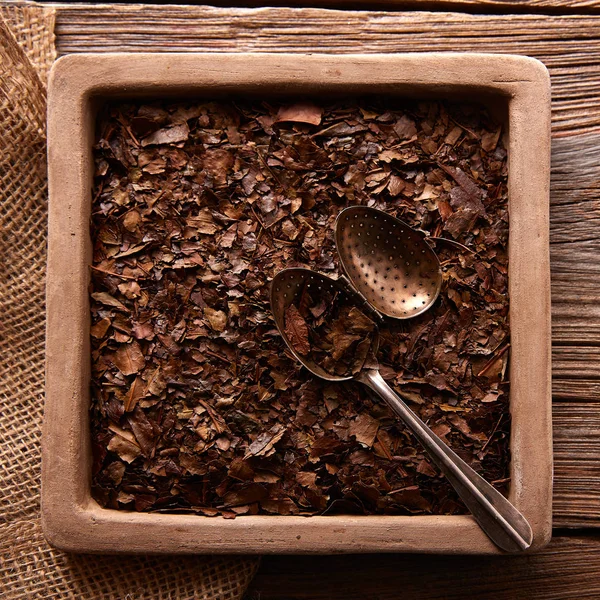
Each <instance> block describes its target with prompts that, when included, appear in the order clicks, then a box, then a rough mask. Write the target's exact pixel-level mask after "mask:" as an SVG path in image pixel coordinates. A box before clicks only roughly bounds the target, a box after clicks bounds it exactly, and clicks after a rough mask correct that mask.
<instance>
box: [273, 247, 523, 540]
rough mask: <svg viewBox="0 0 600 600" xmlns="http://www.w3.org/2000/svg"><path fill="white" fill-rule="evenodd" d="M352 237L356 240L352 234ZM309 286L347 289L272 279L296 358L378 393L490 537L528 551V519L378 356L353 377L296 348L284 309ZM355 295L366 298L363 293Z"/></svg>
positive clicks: (289, 277)
mask: <svg viewBox="0 0 600 600" xmlns="http://www.w3.org/2000/svg"><path fill="white" fill-rule="evenodd" d="M350 238H351V236H350ZM349 241H350V242H351V241H352V239H350V240H349ZM359 264H360V263H359ZM410 283H412V282H410ZM305 285H308V286H311V287H313V288H316V291H317V292H318V291H319V289H321V290H330V291H338V292H340V293H342V294H344V293H348V292H347V290H346V289H345V287H344V285H343V284H342V283H340V282H339V281H334V280H333V279H331V278H329V277H326V276H325V275H321V274H320V273H316V272H314V271H310V270H309V269H298V268H295V269H284V270H283V271H280V272H279V273H277V275H276V276H275V277H274V278H273V282H272V284H271V309H272V312H273V317H274V319H275V324H276V325H277V328H278V329H279V332H280V333H281V336H282V337H283V339H284V341H285V342H286V344H287V345H288V347H289V348H290V350H291V352H292V354H293V355H294V356H295V357H296V359H297V360H298V361H300V363H301V364H303V365H304V366H305V367H306V368H307V369H308V370H309V371H310V372H311V373H313V374H314V375H316V376H318V377H321V378H322V379H326V380H328V381H338V382H343V381H348V380H350V379H355V380H356V381H360V382H361V383H363V384H364V385H366V386H367V387H368V388H369V389H371V390H372V391H373V392H375V393H376V394H377V395H379V396H380V397H381V398H382V399H383V400H384V401H385V402H386V403H387V404H388V406H390V407H391V408H392V410H394V412H395V413H396V414H397V415H398V416H399V417H400V418H401V419H402V420H403V421H404V423H405V424H406V425H407V426H408V427H409V428H410V430H411V431H412V432H413V434H414V435H415V437H416V438H417V439H418V440H419V442H420V443H421V444H422V446H423V447H424V448H425V450H426V451H427V452H428V453H429V455H430V457H431V459H432V460H433V462H434V463H435V464H436V465H437V466H438V468H439V469H440V470H441V471H442V473H444V475H445V476H446V478H447V479H448V480H449V481H450V483H451V484H452V486H453V487H454V489H455V490H456V492H457V493H458V495H459V496H460V497H461V499H462V500H463V502H464V503H465V504H466V506H467V508H468V509H469V510H470V511H471V513H472V514H473V516H474V517H475V519H476V520H477V522H478V523H479V525H480V527H481V528H482V529H483V531H485V533H486V534H487V535H488V536H489V538H490V539H491V540H492V541H493V542H494V543H495V544H496V545H497V546H499V547H500V548H502V549H503V550H506V551H507V552H520V551H523V550H527V548H529V547H530V546H531V543H532V541H533V533H532V531H531V527H530V526H529V523H528V522H527V520H526V519H525V518H524V517H523V515H522V514H521V513H520V512H519V511H518V510H517V509H516V508H515V507H514V506H513V505H512V504H511V503H510V502H509V501H508V500H507V499H506V498H505V497H504V496H503V495H502V494H501V493H500V492H498V491H497V490H496V489H494V488H493V487H492V486H491V485H490V484H489V483H488V482H487V481H485V480H484V479H483V478H482V477H481V476H479V475H478V474H477V473H476V472H475V471H474V470H473V469H472V468H471V467H470V466H469V465H467V463H465V462H464V461H463V460H462V459H461V458H460V457H459V456H458V455H457V454H456V453H455V452H454V451H453V450H451V449H450V448H449V447H448V446H447V445H446V444H445V443H444V442H443V441H442V440H441V439H440V438H439V437H438V436H437V435H435V434H434V433H433V432H432V431H431V430H430V429H429V427H427V425H425V423H423V421H421V419H419V417H417V416H416V415H415V414H414V413H413V411H412V410H411V409H410V408H409V407H408V406H407V405H406V404H405V402H404V401H403V400H402V399H401V397H400V396H399V395H398V394H396V392H395V391H394V390H393V389H392V388H391V387H390V386H389V385H388V384H387V383H386V382H385V381H384V379H383V377H382V376H381V374H380V372H379V369H378V367H377V362H376V360H375V357H374V356H373V357H372V358H371V360H369V361H367V362H366V363H365V364H368V365H369V366H368V367H366V368H365V367H363V369H362V370H361V371H360V372H359V373H357V374H356V375H355V376H354V377H340V376H336V375H332V374H330V373H328V372H327V371H326V370H325V369H323V368H322V367H321V366H320V365H318V364H316V363H315V361H314V360H312V359H311V358H310V356H302V355H301V354H300V353H298V352H297V351H296V350H295V349H294V346H293V344H292V343H291V341H290V339H289V338H288V336H287V334H286V325H285V314H286V310H287V309H288V307H289V306H290V304H292V303H293V302H295V301H297V299H298V295H299V294H300V293H301V291H302V289H303V287H304V286H305ZM403 289H404V288H403ZM406 289H409V288H406ZM350 293H352V292H350ZM438 293H439V291H438ZM425 297H427V296H425ZM355 299H357V300H359V301H362V300H361V299H360V298H359V296H358V295H357V296H355ZM415 312H416V311H415ZM377 340H378V337H376V339H375V341H374V342H373V344H372V351H373V353H375V352H376V350H377Z"/></svg>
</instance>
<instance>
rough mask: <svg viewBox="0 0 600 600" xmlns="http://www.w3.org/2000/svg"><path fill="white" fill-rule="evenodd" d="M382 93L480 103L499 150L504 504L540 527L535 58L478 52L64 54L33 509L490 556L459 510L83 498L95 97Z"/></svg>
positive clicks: (541, 81) (130, 540) (74, 524)
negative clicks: (193, 508)
mask: <svg viewBox="0 0 600 600" xmlns="http://www.w3.org/2000/svg"><path fill="white" fill-rule="evenodd" d="M373 93H377V94H388V95H395V96H407V97H408V96H410V97H418V98H452V99H461V98H464V99H465V100H466V101H468V102H473V101H480V102H482V103H484V104H487V105H488V106H490V108H491V109H492V110H493V111H494V112H495V113H496V115H497V116H499V117H500V118H501V119H503V121H504V124H505V130H507V131H508V138H507V139H508V147H509V172H510V174H509V202H510V204H509V209H510V249H509V267H510V272H509V289H510V298H511V305H510V320H511V339H512V354H511V392H510V407H511V413H512V431H511V451H512V463H511V476H512V482H511V488H510V500H511V501H512V502H513V503H514V504H515V506H516V507H517V508H518V509H519V510H520V511H521V512H522V513H523V514H524V515H525V516H526V517H527V519H528V520H529V522H530V523H531V526H532V528H533V531H534V536H535V538H534V543H533V546H532V549H537V548H540V547H542V546H543V545H545V544H546V543H547V542H548V541H549V539H550V536H551V497H552V432H551V390H550V271H549V245H548V237H549V225H548V204H549V202H548V198H549V169H550V83H549V77H548V72H547V71H546V69H545V67H544V66H543V65H542V64H541V63H539V62H538V61H536V60H533V59H530V58H526V57H519V56H507V55H485V54H454V53H427V54H396V55H343V56H334V55H318V54H311V55H289V54H105V55H71V56H66V57H64V58H61V59H60V60H59V61H58V62H57V63H56V64H55V66H54V68H53V70H52V74H51V78H50V85H49V99H48V111H49V115H48V153H49V185H50V216H49V245H48V278H47V312H48V321H47V322H48V325H47V347H46V356H47V371H46V374H47V379H46V406H45V423H44V432H43V463H42V520H43V527H44V531H45V535H46V537H47V539H48V540H49V541H50V542H51V543H52V544H53V545H55V546H58V547H59V548H63V549H65V550H71V551H79V552H155V553H177V552H178V553H225V552H227V553H232V552H237V553H269V552H270V553H284V552H285V553H332V552H431V553H433V552H436V553H469V554H499V553H501V551H499V550H498V549H497V548H496V547H495V546H494V544H492V543H491V542H490V541H489V540H488V538H487V537H486V535H485V534H484V533H483V532H482V531H481V530H480V529H479V527H478V525H477V524H476V523H475V521H474V520H473V518H472V517H471V516H362V517H356V516H325V517H297V516H244V517H239V518H237V519H234V520H227V519H223V518H222V517H215V518H210V517H203V516H193V515H192V516H190V515H175V514H173V515H169V514H151V513H134V512H125V511H117V510H108V509H104V508H101V507H100V506H99V505H98V504H97V503H96V502H95V501H94V500H93V499H92V497H91V493H90V480H91V444H90V433H89V422H88V421H89V415H88V409H89V403H90V392H89V379H90V342H89V327H90V314H89V304H88V283H89V271H90V269H89V265H90V263H91V254H92V244H91V239H90V234H89V221H90V206H91V189H92V175H93V167H92V144H93V138H94V121H95V115H96V110H97V107H98V106H99V105H100V104H101V103H102V101H103V100H107V99H118V98H123V99H125V98H131V97H134V96H137V97H145V98H155V97H165V96H171V97H182V96H190V95H192V96H202V97H207V98H214V97H216V96H222V95H227V94H230V95H244V94H255V95H256V94H262V95H264V96H273V95H274V94H277V95H279V96H282V95H283V96H286V95H289V96H291V97H297V96H298V95H299V94H301V95H309V96H310V95H313V96H319V95H324V94H373Z"/></svg>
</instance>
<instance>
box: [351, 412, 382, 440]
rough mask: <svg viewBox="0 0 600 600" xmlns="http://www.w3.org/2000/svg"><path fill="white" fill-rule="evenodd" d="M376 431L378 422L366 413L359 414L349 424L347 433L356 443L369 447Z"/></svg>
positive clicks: (375, 435)
mask: <svg viewBox="0 0 600 600" xmlns="http://www.w3.org/2000/svg"><path fill="white" fill-rule="evenodd" d="M378 429H379V421H378V420H377V419H374V418H373V417H371V415H369V414H367V413H361V414H360V415H358V416H357V417H356V419H354V421H352V423H351V424H350V427H349V429H348V433H349V434H350V435H353V436H354V437H355V438H356V441H357V442H360V443H361V444H364V445H365V446H369V447H371V446H372V445H373V442H374V441H375V438H376V437H377V431H378Z"/></svg>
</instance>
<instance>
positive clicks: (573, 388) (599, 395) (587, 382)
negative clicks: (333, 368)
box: [552, 376, 600, 402]
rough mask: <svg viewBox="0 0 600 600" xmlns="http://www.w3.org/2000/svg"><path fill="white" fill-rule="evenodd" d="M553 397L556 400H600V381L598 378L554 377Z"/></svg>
mask: <svg viewBox="0 0 600 600" xmlns="http://www.w3.org/2000/svg"><path fill="white" fill-rule="evenodd" d="M552 398H553V399H554V402H574V401H577V402H598V400H599V399H600V381H598V380H597V379H562V378H559V377H556V376H555V377H553V379H552Z"/></svg>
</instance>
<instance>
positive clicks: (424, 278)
mask: <svg viewBox="0 0 600 600" xmlns="http://www.w3.org/2000/svg"><path fill="white" fill-rule="evenodd" d="M335 243H336V246H337V251H338V254H339V257H340V264H341V267H342V270H343V272H344V274H345V276H346V277H347V279H348V280H349V281H350V283H351V284H352V286H353V287H354V288H355V289H356V291H357V292H358V293H359V294H360V295H361V296H362V297H363V298H365V300H367V301H368V302H369V304H370V305H371V306H373V307H374V308H375V309H376V310H377V311H378V312H379V313H381V314H382V315H385V316H386V317H392V318H394V319H411V318H413V317H416V316H417V315H420V314H422V313H424V312H425V311H426V310H428V309H429V308H431V306H432V305H433V303H434V302H435V301H436V299H437V297H438V296H439V293H440V290H441V289H442V270H441V266H440V261H439V260H438V258H437V255H436V254H435V252H434V251H433V250H432V249H431V248H430V247H429V245H428V244H427V242H425V239H424V238H423V235H422V234H420V233H419V232H418V231H415V230H414V229H413V228H412V227H410V225H407V224H406V223H404V222H403V221H401V220H400V219H396V218H395V217H392V216H391V215H388V214H387V213H384V212H383V211H381V210H377V209H375V208H369V207H368V206H351V207H349V208H346V209H344V210H342V211H341V212H340V214H339V215H338V217H337V219H336V222H335Z"/></svg>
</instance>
